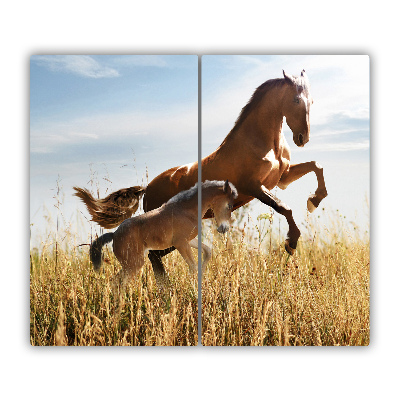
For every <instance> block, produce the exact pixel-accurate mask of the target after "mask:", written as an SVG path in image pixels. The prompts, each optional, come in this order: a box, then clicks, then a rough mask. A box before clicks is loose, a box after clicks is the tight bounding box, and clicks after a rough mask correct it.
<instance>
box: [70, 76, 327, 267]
mask: <svg viewBox="0 0 400 400" xmlns="http://www.w3.org/2000/svg"><path fill="white" fill-rule="evenodd" d="M312 103H313V99H312V97H311V93H310V83H309V80H308V77H307V75H306V73H305V70H302V71H301V74H300V76H298V77H296V76H292V75H290V74H287V73H285V71H283V78H276V79H270V80H267V81H266V82H264V83H263V84H261V85H260V86H259V87H258V88H257V89H256V90H255V91H254V93H253V95H252V96H251V98H250V100H249V101H248V103H247V104H246V105H245V106H244V107H243V109H242V110H241V112H240V114H239V117H238V118H237V120H236V122H235V124H234V127H233V128H232V130H231V131H230V132H229V133H228V135H227V136H226V137H225V139H224V141H223V142H222V144H221V145H220V146H219V147H218V148H217V149H216V150H215V151H214V152H213V153H211V154H210V155H208V156H206V157H204V158H203V159H202V160H201V177H202V180H203V181H204V180H226V179H228V180H229V182H231V183H233V185H234V186H235V187H236V189H237V191H238V197H237V198H236V200H235V203H234V205H233V209H234V210H235V209H237V208H239V207H241V206H243V205H244V204H246V203H248V202H250V201H251V200H253V199H255V198H256V199H258V200H260V201H261V202H262V203H264V204H265V205H267V206H269V207H272V208H273V209H274V210H275V211H276V212H278V213H279V214H281V215H283V216H284V217H285V218H286V221H287V223H288V225H289V230H288V233H287V238H286V240H285V249H286V251H287V252H288V253H289V254H290V255H293V254H294V252H295V249H296V247H297V242H298V239H299V237H300V230H299V228H298V227H297V225H296V223H295V221H294V219H293V216H292V210H291V209H290V207H288V206H287V205H286V204H285V203H283V202H282V201H281V200H279V199H278V198H277V197H276V196H274V195H273V194H272V193H271V190H272V189H273V188H275V187H276V186H278V187H279V188H280V189H286V188H287V186H288V185H289V184H291V183H292V182H294V181H296V180H297V179H299V178H301V177H302V176H304V175H305V174H308V173H309V172H314V173H315V175H316V178H317V184H318V187H317V189H316V191H315V193H314V194H311V195H310V196H309V198H308V200H307V209H308V211H309V212H313V211H314V210H315V209H316V208H317V207H318V205H319V204H320V202H321V201H322V200H323V199H324V198H325V197H326V196H327V195H328V193H327V190H326V186H325V180H324V174H323V168H322V166H321V165H320V164H319V163H318V162H316V161H309V162H305V163H300V164H291V153H290V148H289V145H288V143H287V141H286V139H285V137H284V135H283V133H282V126H283V120H284V118H286V123H287V124H288V126H289V128H290V129H291V131H292V133H293V142H294V143H295V144H296V146H298V147H304V145H305V144H306V143H307V142H308V141H309V139H310V118H309V113H310V108H311V105H312ZM198 167H199V166H198V162H197V161H196V162H193V163H191V164H187V165H182V166H179V167H175V168H171V169H169V170H167V171H165V172H163V173H161V174H160V175H158V176H157V177H156V178H154V179H153V180H152V181H151V182H150V183H149V184H148V185H147V187H145V188H141V189H140V193H141V194H143V208H144V210H145V211H150V210H153V209H155V208H157V207H159V206H160V205H161V204H163V203H164V202H166V201H168V200H169V199H170V198H171V197H173V196H174V195H176V194H177V193H179V192H180V191H181V190H185V189H188V188H190V187H191V186H193V185H194V184H195V182H197V180H198ZM75 190H77V188H75ZM122 190H124V189H122ZM118 193H120V191H116V192H114V193H113V196H117V197H118ZM76 195H77V196H78V197H80V198H81V199H82V200H83V201H84V202H85V204H86V206H87V208H88V210H89V212H90V210H91V207H92V206H91V204H90V202H88V201H86V200H85V198H84V197H82V195H81V193H79V192H77V193H76ZM86 195H87V196H90V197H91V198H92V200H93V202H94V203H96V204H99V203H97V202H98V201H99V200H95V199H93V197H92V196H91V195H90V193H89V192H88V191H86ZM100 201H101V200H100ZM126 201H127V203H129V199H126ZM102 206H104V205H102ZM108 207H109V208H113V207H114V208H115V205H109V206H108ZM96 213H97V214H98V215H101V216H102V219H103V220H107V224H108V226H111V225H113V224H114V222H115V221H116V222H118V218H119V217H120V214H117V213H116V214H115V218H114V219H113V217H112V216H111V215H109V214H110V213H108V214H104V215H103V214H102V207H101V206H99V208H98V209H97V211H96ZM211 216H212V211H211V210H208V211H207V212H206V213H205V215H204V218H210V217H211ZM99 224H100V225H101V226H105V225H104V224H102V223H100V222H99ZM173 250H174V247H171V248H169V249H166V250H156V251H150V252H149V258H150V261H151V263H152V266H153V270H154V272H155V273H158V274H165V270H164V266H163V263H162V261H161V258H162V257H163V256H164V255H166V254H168V253H169V252H171V251H173Z"/></svg>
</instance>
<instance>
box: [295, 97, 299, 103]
mask: <svg viewBox="0 0 400 400" xmlns="http://www.w3.org/2000/svg"><path fill="white" fill-rule="evenodd" d="M294 102H295V103H297V104H298V103H300V99H299V98H298V97H297V96H296V97H295V98H294Z"/></svg>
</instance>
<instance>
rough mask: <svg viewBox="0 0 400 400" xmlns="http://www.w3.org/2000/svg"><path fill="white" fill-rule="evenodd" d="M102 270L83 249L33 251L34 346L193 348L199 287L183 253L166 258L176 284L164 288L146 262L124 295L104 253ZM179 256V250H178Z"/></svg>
mask: <svg viewBox="0 0 400 400" xmlns="http://www.w3.org/2000/svg"><path fill="white" fill-rule="evenodd" d="M105 253H106V259H107V260H108V261H107V262H105V263H104V264H103V267H104V268H103V272H102V273H100V274H98V273H95V272H94V271H93V267H92V266H91V264H90V261H89V257H88V249H87V248H84V247H80V248H71V249H70V250H60V249H58V254H57V256H56V253H55V248H54V246H43V248H42V250H41V251H40V252H31V271H30V342H31V344H32V345H38V346H53V345H72V346H98V345H101V346H125V345H133V346H142V345H149V346H151V345H156V346H194V345H196V344H197V338H198V333H197V301H198V300H197V286H195V285H196V282H194V279H193V277H191V276H190V275H189V272H188V271H187V266H186V264H185V262H184V261H183V260H182V259H181V258H180V256H179V255H178V254H174V253H173V254H171V255H169V256H168V257H166V258H165V261H166V267H167V270H168V271H169V272H170V277H171V285H170V287H169V288H164V289H159V288H158V287H157V286H156V284H155V281H154V276H153V274H152V272H151V267H150V264H149V263H148V262H146V264H145V266H144V268H143V269H142V272H141V273H140V275H139V276H138V277H137V279H136V280H135V281H133V282H132V283H131V284H128V286H127V287H126V290H125V291H119V290H116V288H115V287H114V286H113V278H114V276H115V275H116V273H117V272H118V270H119V268H120V267H119V264H118V261H116V259H115V258H114V256H113V254H112V251H108V252H107V250H106V251H105ZM175 253H177V252H175Z"/></svg>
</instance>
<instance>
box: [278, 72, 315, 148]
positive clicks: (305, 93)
mask: <svg viewBox="0 0 400 400" xmlns="http://www.w3.org/2000/svg"><path fill="white" fill-rule="evenodd" d="M283 76H284V79H285V82H286V83H287V95H286V96H285V98H284V106H283V113H284V116H285V117H286V122H287V124H288V125H289V128H290V129H291V131H292V132H293V141H294V143H295V144H296V145H297V146H299V147H303V146H304V145H305V144H306V143H307V142H308V141H309V140H310V107H311V104H312V103H313V99H312V97H311V94H310V84H309V81H308V78H307V75H306V73H305V70H304V69H303V71H301V74H300V76H299V77H295V76H292V75H289V74H286V73H285V71H283Z"/></svg>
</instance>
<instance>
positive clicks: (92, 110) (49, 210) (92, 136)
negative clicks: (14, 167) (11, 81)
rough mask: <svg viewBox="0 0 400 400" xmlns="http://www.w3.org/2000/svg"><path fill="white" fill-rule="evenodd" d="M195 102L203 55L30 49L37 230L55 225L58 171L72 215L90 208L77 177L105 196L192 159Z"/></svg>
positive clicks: (70, 218)
mask: <svg viewBox="0 0 400 400" xmlns="http://www.w3.org/2000/svg"><path fill="white" fill-rule="evenodd" d="M197 103H198V58H197V56H192V55H185V56H178V55H176V56H165V55H163V56H141V55H135V56H103V55H101V56H87V55H78V56H56V55H51V56H40V55H38V56H32V57H31V61H30V199H31V201H30V214H31V215H30V222H31V224H33V225H32V237H34V236H35V234H36V233H37V234H40V235H41V237H42V238H43V234H44V233H45V231H46V229H48V228H50V226H51V227H52V228H54V224H55V219H56V215H57V212H58V211H57V209H56V208H55V207H54V205H55V203H56V200H55V199H54V196H55V193H56V188H57V181H59V186H61V189H62V190H61V193H62V196H60V197H61V201H62V210H63V211H62V215H61V217H60V218H62V219H63V221H64V222H65V225H68V224H71V223H72V224H73V223H74V222H75V221H76V218H77V214H79V215H81V214H80V212H83V213H84V215H86V214H85V209H84V207H83V206H82V205H81V204H80V203H79V202H78V200H77V199H76V198H75V197H73V196H72V193H73V192H72V187H73V186H81V187H82V186H83V187H88V188H89V189H92V190H94V191H96V190H97V189H98V190H99V192H100V196H103V195H105V194H107V193H109V192H110V191H112V190H116V189H119V188H122V187H128V186H133V185H136V184H141V183H146V182H147V175H146V174H148V179H149V180H151V179H152V178H154V177H155V176H156V175H158V174H159V173H161V172H162V171H164V170H165V169H167V168H170V167H173V166H175V165H180V164H184V163H188V162H192V161H194V160H196V159H197V154H198V150H197V143H198V136H197V131H198V107H197ZM92 178H93V179H92ZM91 179H92V181H91ZM90 181H91V182H90ZM48 214H50V215H51V223H50V224H49V223H48V222H46V221H45V220H44V218H43V216H44V215H45V216H47V215H48ZM47 220H48V219H47Z"/></svg>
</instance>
